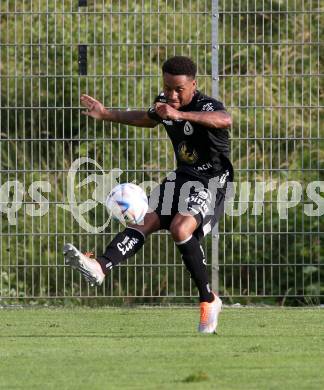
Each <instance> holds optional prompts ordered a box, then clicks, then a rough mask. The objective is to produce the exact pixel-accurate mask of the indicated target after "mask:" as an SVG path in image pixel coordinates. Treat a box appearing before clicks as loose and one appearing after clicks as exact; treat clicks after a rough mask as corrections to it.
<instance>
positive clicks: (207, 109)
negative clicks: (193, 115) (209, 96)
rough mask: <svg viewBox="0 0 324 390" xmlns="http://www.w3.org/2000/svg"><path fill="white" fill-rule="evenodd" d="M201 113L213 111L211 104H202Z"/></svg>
mask: <svg viewBox="0 0 324 390" xmlns="http://www.w3.org/2000/svg"><path fill="white" fill-rule="evenodd" d="M201 111H214V107H213V103H206V104H204V105H203V107H202V109H201Z"/></svg>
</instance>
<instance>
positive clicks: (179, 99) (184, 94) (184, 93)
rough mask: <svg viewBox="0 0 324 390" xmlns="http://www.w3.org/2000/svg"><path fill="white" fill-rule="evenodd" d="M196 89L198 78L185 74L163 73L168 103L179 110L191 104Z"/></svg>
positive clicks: (164, 89)
mask: <svg viewBox="0 0 324 390" xmlns="http://www.w3.org/2000/svg"><path fill="white" fill-rule="evenodd" d="M195 91H196V80H195V79H193V78H191V77H188V76H185V75H172V74H169V73H163V92H164V95H165V97H166V99H167V103H168V104H169V105H170V106H171V107H173V108H175V109H176V110H178V109H179V108H180V107H183V106H186V105H187V104H189V103H190V102H191V100H192V98H193V95H194V94H195Z"/></svg>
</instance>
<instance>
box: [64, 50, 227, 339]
mask: <svg viewBox="0 0 324 390" xmlns="http://www.w3.org/2000/svg"><path fill="white" fill-rule="evenodd" d="M196 72H197V67H196V65H195V63H194V62H193V61H192V60H191V59H190V58H188V57H183V56H175V57H172V58H169V59H168V60H167V61H166V62H165V63H164V64H163V66H162V73H163V92H161V93H160V94H159V96H157V97H156V99H155V101H154V104H153V105H152V107H151V108H149V110H148V111H115V110H114V111H113V110H109V109H107V108H105V107H104V106H103V104H102V103H100V102H99V101H98V100H96V99H94V98H92V97H90V96H87V95H82V96H81V104H82V105H83V106H84V107H85V108H87V111H83V112H82V114H84V115H88V116H90V117H92V118H95V119H98V120H106V121H109V122H114V123H122V124H126V125H133V126H139V127H155V126H157V125H158V124H159V123H162V124H163V126H164V127H165V130H166V132H167V134H168V136H169V137H170V139H171V142H172V144H173V148H174V153H175V155H176V159H177V169H176V170H175V171H174V172H172V173H171V174H169V175H168V177H166V178H165V179H164V180H163V182H162V183H161V184H160V185H159V186H158V187H157V188H155V189H154V190H153V191H152V194H151V196H150V205H151V204H152V200H153V203H155V208H154V211H151V212H148V213H147V214H146V216H145V218H144V223H142V224H138V225H130V226H128V227H126V229H125V230H124V231H122V232H120V233H118V234H117V235H116V236H115V237H114V239H113V240H112V241H111V242H110V244H109V245H108V246H107V248H106V250H105V252H104V253H103V254H102V256H98V257H96V259H93V258H90V257H89V256H87V255H84V254H82V253H81V252H80V251H79V250H78V249H77V248H75V247H74V246H73V245H72V244H66V245H65V247H64V255H65V261H66V264H69V265H70V266H72V267H73V268H75V269H77V270H78V271H80V272H81V273H82V274H83V275H84V277H85V278H86V280H87V281H88V282H89V283H90V284H92V285H101V284H102V282H103V280H104V278H105V275H106V274H107V273H108V272H109V271H110V270H111V269H112V268H113V267H115V266H117V264H119V263H120V262H121V261H123V260H125V259H127V258H129V257H130V256H132V255H134V254H135V253H136V252H138V251H139V250H140V249H141V248H142V246H143V245H144V242H145V239H146V238H147V236H148V235H149V234H151V233H153V232H155V231H157V230H159V229H168V230H169V231H170V233H171V235H172V238H173V239H174V241H175V244H176V245H177V247H178V249H179V251H180V253H181V256H182V259H183V262H184V263H185V266H186V268H187V269H188V271H189V272H190V275H191V278H192V279H193V280H194V282H195V284H196V286H197V288H198V291H199V297H200V322H199V327H198V331H199V332H201V333H215V332H216V327H217V322H218V316H219V313H220V311H221V307H222V301H221V299H220V298H219V297H218V296H217V295H216V294H215V293H214V292H213V291H211V289H210V286H209V283H208V273H207V267H206V262H205V257H204V252H203V249H202V247H201V245H200V242H201V240H202V238H203V237H204V236H205V235H206V234H207V233H209V232H210V231H211V230H212V228H213V226H214V225H215V223H216V222H217V221H218V220H219V217H220V216H221V215H222V214H223V210H224V199H225V191H226V183H227V182H228V181H231V180H232V176H233V168H232V165H231V163H230V161H229V159H228V157H229V135H228V131H227V128H229V127H230V126H231V117H230V115H229V114H228V113H227V112H226V110H225V108H224V106H223V104H222V103H221V102H219V101H217V100H215V99H213V98H211V97H208V96H206V95H204V94H202V93H201V92H199V91H198V90H197V82H196Z"/></svg>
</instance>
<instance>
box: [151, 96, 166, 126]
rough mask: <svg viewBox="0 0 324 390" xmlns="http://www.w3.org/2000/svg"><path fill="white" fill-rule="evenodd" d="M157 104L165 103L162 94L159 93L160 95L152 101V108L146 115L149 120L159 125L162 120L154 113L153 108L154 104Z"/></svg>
mask: <svg viewBox="0 0 324 390" xmlns="http://www.w3.org/2000/svg"><path fill="white" fill-rule="evenodd" d="M158 102H161V103H166V99H165V97H164V94H163V93H160V95H158V96H157V97H156V98H155V99H154V102H153V104H152V106H151V107H150V108H149V109H148V110H147V115H148V117H149V118H151V119H153V120H154V121H156V122H159V123H161V122H162V120H163V119H162V118H161V117H160V116H159V115H158V114H157V113H156V112H155V108H154V104H155V103H158Z"/></svg>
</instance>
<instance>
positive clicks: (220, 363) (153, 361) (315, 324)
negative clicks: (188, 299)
mask: <svg viewBox="0 0 324 390" xmlns="http://www.w3.org/2000/svg"><path fill="white" fill-rule="evenodd" d="M197 314H198V313H197V311H196V310H194V309H191V308H188V309H184V308H136V309H117V308H100V309H94V308H71V309H68V308H57V309H43V308H42V309H2V310H0V318H1V321H0V336H1V337H0V388H1V389H45V388H46V389H222V390H225V389H235V390H237V389H258V390H260V389H294V390H298V389H307V390H310V389H324V310H321V309H279V308H276V309H267V308H255V309H254V308H225V309H224V311H223V312H222V315H221V321H220V325H219V329H218V331H219V332H218V335H200V334H198V333H196V323H197Z"/></svg>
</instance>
